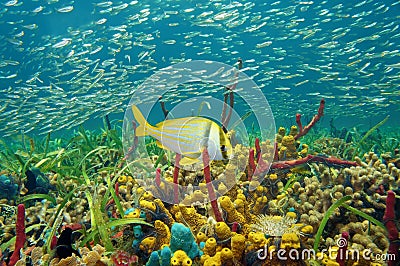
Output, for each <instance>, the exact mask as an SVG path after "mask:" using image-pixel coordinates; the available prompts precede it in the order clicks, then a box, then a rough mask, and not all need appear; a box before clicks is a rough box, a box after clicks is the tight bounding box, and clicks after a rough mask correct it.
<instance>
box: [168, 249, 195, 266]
mask: <svg viewBox="0 0 400 266" xmlns="http://www.w3.org/2000/svg"><path fill="white" fill-rule="evenodd" d="M171 265H173V266H190V265H192V260H191V259H190V258H189V257H188V255H187V254H186V253H185V251H183V250H177V251H175V252H174V256H172V258H171Z"/></svg>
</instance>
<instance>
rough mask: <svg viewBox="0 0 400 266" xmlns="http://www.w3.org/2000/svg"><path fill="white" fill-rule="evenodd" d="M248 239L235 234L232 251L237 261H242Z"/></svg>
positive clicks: (232, 239) (232, 240)
mask: <svg viewBox="0 0 400 266" xmlns="http://www.w3.org/2000/svg"><path fill="white" fill-rule="evenodd" d="M245 242H246V238H245V237H244V235H242V234H236V233H235V234H234V235H233V236H232V238H231V250H232V253H233V256H234V258H235V259H236V260H237V261H241V260H242V256H243V252H244V248H245V245H244V244H245Z"/></svg>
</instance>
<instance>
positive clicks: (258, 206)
mask: <svg viewBox="0 0 400 266" xmlns="http://www.w3.org/2000/svg"><path fill="white" fill-rule="evenodd" d="M267 202H268V199H267V197H266V196H261V197H258V198H257V200H256V203H255V204H254V206H253V208H252V209H253V213H254V214H259V213H261V211H262V209H263V208H264V207H265V205H266V204H267Z"/></svg>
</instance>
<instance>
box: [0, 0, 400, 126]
mask: <svg viewBox="0 0 400 266" xmlns="http://www.w3.org/2000/svg"><path fill="white" fill-rule="evenodd" d="M100 2H101V1H57V2H55V3H50V2H47V3H43V2H36V1H24V2H21V1H19V3H18V4H17V5H16V6H9V7H7V6H5V5H6V1H2V7H1V10H0V14H1V15H0V40H1V44H0V50H1V56H0V59H1V60H13V61H18V62H20V64H19V65H17V66H10V65H8V66H5V67H2V68H0V76H8V75H11V74H13V73H17V77H16V78H10V79H5V78H3V79H0V88H1V94H4V97H1V98H0V101H2V103H1V106H4V105H7V102H8V101H10V99H9V97H6V95H5V94H6V93H5V89H6V88H8V87H11V88H12V91H13V92H16V93H17V94H18V93H19V92H20V91H21V87H24V86H25V87H26V86H28V87H29V86H31V85H26V81H27V80H29V79H30V78H32V76H33V75H35V74H37V73H40V75H39V77H40V79H41V80H42V81H43V84H39V83H38V82H36V85H38V86H41V85H43V86H45V85H49V84H50V83H56V81H55V80H53V79H52V78H51V76H54V75H56V73H60V72H66V71H69V70H73V69H75V68H76V67H77V66H78V65H80V66H84V65H85V63H88V61H90V60H97V59H100V62H103V61H105V60H109V59H115V64H116V65H117V66H118V67H119V68H121V69H123V68H125V66H134V65H137V64H140V63H141V62H139V58H138V55H139V54H140V53H143V52H145V51H149V52H150V51H152V50H155V51H154V52H153V53H152V54H151V58H152V62H150V63H149V65H148V66H147V67H143V68H140V67H139V70H140V69H141V70H142V71H140V72H138V71H132V70H128V75H127V77H126V78H125V79H124V82H125V83H124V84H123V85H121V87H119V86H118V84H115V83H112V82H111V81H102V80H100V81H99V83H102V84H103V87H102V88H101V89H104V90H105V94H106V96H101V95H100V94H99V95H97V96H96V97H95V98H94V99H96V101H99V102H104V106H105V107H109V106H110V104H111V102H112V101H111V100H110V99H114V102H119V104H118V108H115V109H114V110H112V111H107V112H105V113H103V112H102V110H101V108H99V110H97V111H95V112H93V115H92V116H91V119H88V120H87V121H86V124H85V125H86V126H87V127H89V128H96V127H98V126H99V123H101V117H102V116H103V115H105V114H109V115H110V117H111V118H112V119H115V120H122V117H123V111H124V110H125V108H126V107H127V104H128V102H129V98H130V97H129V95H130V93H133V92H134V91H135V89H136V87H137V86H138V85H139V84H140V83H141V82H142V81H143V80H145V79H146V78H148V77H149V76H151V75H152V74H153V73H154V72H155V71H157V70H159V69H161V68H163V67H167V66H169V65H171V64H173V63H174V60H173V59H180V60H183V59H192V60H214V61H219V62H223V63H226V64H229V65H234V64H235V63H236V61H237V59H238V58H239V57H240V58H242V59H243V60H244V61H245V63H244V67H249V68H254V67H257V66H258V68H257V69H250V70H247V71H245V73H246V74H247V75H248V76H254V80H255V82H256V83H257V84H258V85H259V87H260V88H261V90H262V92H263V93H264V95H265V96H266V98H267V99H268V101H269V104H270V105H271V108H272V111H273V113H274V116H275V120H276V124H277V125H278V126H279V125H283V126H286V127H289V126H290V125H292V124H295V114H296V113H297V112H300V113H302V114H303V118H304V121H303V123H304V124H305V123H306V122H308V121H309V120H310V119H311V117H312V116H313V115H314V114H315V113H316V111H317V109H318V104H319V101H320V99H321V98H322V97H325V98H326V110H325V116H324V118H323V119H322V121H321V123H320V126H321V127H324V126H325V127H328V126H329V121H330V120H331V119H334V123H335V126H337V127H338V128H340V127H347V128H351V127H355V126H358V127H362V128H364V129H368V128H370V127H371V126H373V125H374V124H376V123H377V122H379V121H381V120H382V119H383V118H385V117H386V116H387V115H390V116H391V117H390V119H389V121H388V122H387V123H386V125H388V126H393V127H398V126H400V124H399V123H400V122H399V121H400V120H399V119H398V117H399V114H400V108H399V104H400V95H399V84H400V82H399V81H400V72H399V68H398V67H397V68H396V67H395V68H393V69H392V70H391V71H388V72H387V73H385V71H387V67H388V66H389V65H393V64H398V63H399V55H400V52H399V50H400V41H399V38H400V35H399V33H400V30H399V24H400V22H399V20H398V14H399V13H400V3H399V1H394V0H393V1H364V2H365V4H363V5H360V6H358V7H356V4H360V3H361V2H360V1H323V2H319V1H315V2H314V3H312V4H310V3H308V4H305V3H304V2H299V1H276V2H265V1H260V0H257V1H253V2H250V1H237V2H232V1H231V2H229V1H157V2H155V1H140V2H139V3H137V4H133V3H132V2H131V1H119V2H114V3H112V4H111V5H110V7H106V8H102V7H99V6H96V4H98V3H100ZM124 2H125V3H127V4H129V5H128V7H127V8H125V9H123V10H122V11H120V12H116V13H114V14H113V13H109V12H108V13H107V12H105V10H107V8H112V7H116V6H119V5H121V4H122V3H124ZM229 4H236V5H237V7H234V8H231V9H226V11H232V10H235V9H236V12H237V14H238V18H237V19H242V18H244V17H248V18H247V20H246V21H245V22H244V23H243V24H242V25H240V26H237V27H233V28H229V27H228V26H227V21H228V20H229V19H225V20H215V23H218V24H219V25H220V26H219V27H214V26H199V25H197V24H196V22H195V21H196V20H198V21H199V20H201V19H199V18H198V16H199V15H200V14H202V13H203V12H211V11H213V12H214V13H213V14H212V15H209V16H207V18H213V17H214V16H215V15H216V14H218V13H219V12H221V11H223V10H224V7H227V5H229ZM39 5H42V6H43V7H44V10H43V11H41V12H40V13H38V14H36V15H35V14H33V13H32V10H34V9H35V8H37V7H38V6H39ZM68 5H73V6H74V10H73V11H71V12H69V13H59V12H57V11H56V10H57V9H59V8H61V7H65V6H68ZM382 5H383V7H380V6H382ZM145 8H148V9H149V12H150V14H149V15H148V16H147V18H148V20H147V21H144V22H142V23H141V24H136V25H129V23H131V22H132V20H129V19H128V18H129V17H130V16H134V15H136V14H139V15H140V14H143V9H145ZM188 8H194V10H193V11H192V12H185V11H184V10H185V9H188ZM102 12H104V13H102ZM141 12H142V13H141ZM102 18H106V19H107V22H106V23H104V24H102V25H95V24H94V23H95V22H96V21H98V20H99V19H102ZM205 19H206V18H204V19H203V20H205ZM262 20H264V21H266V22H267V23H266V25H264V26H262V27H261V28H260V29H258V30H255V31H253V32H246V28H247V29H248V28H249V27H251V26H254V25H260V24H261V22H262ZM294 21H298V22H297V23H295V22H294ZM291 22H293V23H292V24H291ZM33 23H35V24H37V29H34V30H29V29H26V28H24V27H23V25H29V24H33ZM174 23H179V25H178V26H171V24H174ZM121 25H124V26H126V28H125V30H126V31H125V32H121V31H118V30H113V29H112V27H116V26H118V27H119V26H121ZM371 25H372V26H371ZM338 28H339V29H338ZM21 31H24V35H23V36H22V37H15V35H16V34H18V33H20V32H21ZM87 31H90V32H87ZM344 31H346V34H345V35H343V36H342V37H338V38H333V36H334V35H335V34H338V33H340V32H344ZM74 32H75V33H74ZM84 32H86V33H84ZM193 32H197V35H196V36H194V37H191V38H187V37H186V38H185V36H187V35H190V34H191V33H193ZM311 32H315V34H314V35H312V36H310V37H305V36H307V34H308V33H311ZM117 33H121V34H125V33H127V34H129V36H128V37H127V38H125V39H124V42H123V43H122V45H121V44H117V43H115V42H113V41H111V39H112V37H113V35H114V34H117ZM146 36H147V37H149V36H151V38H152V39H151V40H144V39H145V37H146ZM393 36H394V37H393ZM366 37H367V38H370V39H369V40H361V39H362V38H366ZM63 38H71V39H72V41H71V44H69V45H67V46H65V47H62V48H58V49H54V48H52V45H54V44H55V43H57V42H59V41H61V40H62V39H63ZM10 39H12V40H20V41H22V44H21V45H14V44H12V43H11V42H10V41H8V40H10ZM166 40H176V43H175V44H173V45H169V44H165V43H164V41H166ZM266 41H271V42H272V43H271V45H269V46H266V47H264V48H260V49H256V45H257V44H260V43H263V42H266ZM331 41H335V42H337V43H335V47H333V48H321V47H320V46H321V45H323V44H326V43H327V42H331ZM188 43H193V44H192V45H187V44H188ZM88 44H91V45H92V46H93V47H95V46H98V45H103V49H102V51H100V52H98V53H96V54H93V55H90V54H86V55H83V56H81V57H80V58H81V59H87V61H82V62H80V63H76V64H72V63H71V62H68V63H67V62H66V59H67V56H68V54H69V53H70V52H71V50H74V51H75V53H78V52H79V51H83V50H85V49H86V48H85V47H86V46H85V45H88ZM150 46H154V48H153V47H151V48H149V47H150ZM206 47H208V48H206ZM110 49H119V50H118V52H116V53H110ZM40 50H42V52H39V51H40ZM252 50H257V51H258V52H259V54H255V53H253V52H252ZM204 51H206V53H204ZM128 57H129V58H130V61H129V60H128ZM247 60H248V62H246V61H247ZM357 60H360V61H359V62H357V63H354V62H355V61H357ZM368 63H369V65H368V66H367V67H366V68H365V71H366V73H367V74H369V75H366V74H364V73H362V72H360V69H361V68H362V67H363V66H364V65H365V64H368ZM305 66H310V67H311V69H306V68H305ZM104 69H105V71H106V72H108V71H111V70H110V69H109V68H107V67H104ZM315 69H320V70H315ZM277 71H278V72H277ZM323 71H325V72H331V73H333V76H334V78H333V79H331V80H321V78H323V77H324V76H326V73H322V72H323ZM270 72H274V73H273V74H270ZM95 74H96V73H93V74H91V75H92V76H95ZM294 74H301V75H302V76H301V77H300V76H297V77H293V78H285V77H288V76H290V75H294ZM118 75H119V74H116V76H118ZM266 77H270V78H268V79H265V78H266ZM70 78H71V77H65V80H68V79H70ZM304 80H309V81H308V82H306V83H304V84H302V85H298V86H296V84H298V83H299V82H302V81H304ZM60 81H61V82H62V81H63V79H61V80H60ZM377 84H378V85H377ZM60 86H62V88H63V89H64V91H65V95H64V96H65V97H61V96H59V95H56V94H54V93H53V92H47V91H45V90H44V91H43V90H42V91H39V92H38V93H35V95H33V96H32V98H30V99H28V101H27V102H28V103H30V104H31V105H30V106H32V105H34V104H35V102H37V101H40V99H45V98H51V100H50V101H49V103H48V104H47V106H50V107H53V106H56V105H55V103H57V102H58V101H65V102H68V101H70V100H71V99H72V98H73V97H75V96H74V95H73V92H74V91H75V90H76V89H77V86H70V85H67V84H64V85H60ZM79 86H80V85H79ZM79 86H78V87H79ZM82 86H85V85H82ZM86 86H87V85H86ZM344 87H346V88H345V89H344ZM277 88H290V90H277ZM98 90H99V88H92V89H90V90H89V91H88V92H87V94H88V95H95V94H96V92H97V91H98ZM116 91H120V92H124V93H125V96H123V97H121V96H113V95H114V94H115V92H116ZM201 93H202V92H201V91H200V92H199V94H201ZM309 93H311V95H307V94H309ZM317 93H319V95H315V94H317ZM346 94H348V95H349V96H352V97H354V98H351V99H343V98H342V97H343V96H344V95H346ZM21 95H22V94H21ZM78 96H82V95H78ZM215 97H216V98H219V99H222V97H223V96H222V90H221V95H215ZM116 98H117V100H115V99H116ZM374 99H375V100H374ZM23 100H24V97H21V98H20V99H16V100H12V102H13V104H11V105H9V106H8V107H7V108H6V109H5V111H4V112H6V111H9V110H11V109H12V108H16V106H21V105H22V108H21V109H20V110H19V112H21V113H22V114H23V115H24V116H25V119H26V120H22V119H21V121H20V123H26V124H29V121H31V120H33V119H35V117H30V114H29V108H31V107H29V108H25V107H24V106H25V105H23V104H22V103H23ZM85 101H86V100H85ZM85 101H83V100H82V103H83V104H82V107H81V108H82V111H80V112H82V113H87V112H90V113H92V111H93V108H95V107H96V106H99V104H96V105H93V106H89V105H86V104H84V103H85ZM166 105H167V108H168V109H171V108H172V107H173V106H172V105H171V104H170V103H168V102H167V103H166ZM27 106H28V105H27ZM85 108H87V109H85ZM241 108H242V107H241V106H240V105H238V104H237V105H236V106H235V109H237V110H238V112H239V113H242V114H243V113H244V112H242V111H241ZM38 112H39V113H44V115H46V110H45V109H41V108H38ZM0 115H1V114H0ZM60 119H61V117H60ZM154 119H155V120H157V117H156V118H154ZM55 120H57V117H56V118H55ZM7 122H8V121H7V120H6V119H5V118H4V117H3V118H1V119H0V124H4V123H7ZM20 123H18V124H20ZM250 124H251V123H250ZM44 125H46V122H45V121H41V122H40V123H38V124H37V128H35V129H34V130H33V131H32V134H35V133H40V132H41V131H40V128H41V127H43V126H44ZM0 128H2V132H4V134H6V133H7V132H9V131H12V132H18V130H16V129H15V128H16V126H11V127H9V126H7V127H6V128H7V129H6V130H4V129H3V128H4V127H0ZM55 130H56V131H57V128H56V129H55ZM62 132H65V129H63V130H62Z"/></svg>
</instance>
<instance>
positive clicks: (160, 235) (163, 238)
mask: <svg viewBox="0 0 400 266" xmlns="http://www.w3.org/2000/svg"><path fill="white" fill-rule="evenodd" d="M154 228H155V230H156V235H157V237H156V245H155V249H156V250H159V249H160V248H161V246H162V245H165V244H169V242H170V240H171V232H170V230H169V227H168V226H167V225H166V224H165V223H163V222H162V221H160V220H156V221H155V222H154Z"/></svg>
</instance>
